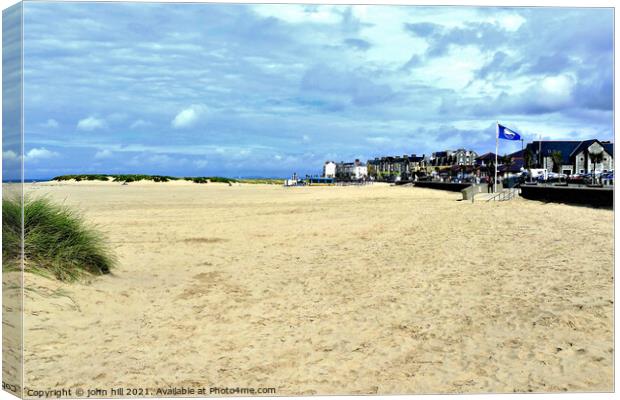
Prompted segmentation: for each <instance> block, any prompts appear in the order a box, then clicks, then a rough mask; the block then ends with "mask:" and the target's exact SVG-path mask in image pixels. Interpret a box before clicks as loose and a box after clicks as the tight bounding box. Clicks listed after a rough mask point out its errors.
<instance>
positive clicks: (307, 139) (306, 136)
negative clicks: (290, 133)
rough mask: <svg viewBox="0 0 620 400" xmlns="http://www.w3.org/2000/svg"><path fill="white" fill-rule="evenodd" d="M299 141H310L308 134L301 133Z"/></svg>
mask: <svg viewBox="0 0 620 400" xmlns="http://www.w3.org/2000/svg"><path fill="white" fill-rule="evenodd" d="M301 141H302V142H304V143H308V142H309V141H310V136H308V135H303V136H302V137H301Z"/></svg>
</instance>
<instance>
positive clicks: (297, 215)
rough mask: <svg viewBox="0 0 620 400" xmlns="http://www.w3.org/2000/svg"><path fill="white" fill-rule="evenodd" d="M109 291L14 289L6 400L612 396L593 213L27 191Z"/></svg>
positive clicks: (603, 231)
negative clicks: (107, 263)
mask: <svg viewBox="0 0 620 400" xmlns="http://www.w3.org/2000/svg"><path fill="white" fill-rule="evenodd" d="M27 192H28V193H29V194H30V195H35V196H40V195H46V196H49V197H51V198H52V199H54V200H57V201H61V202H64V203H65V204H67V205H70V206H72V207H74V208H76V209H79V210H80V211H81V212H82V213H83V214H84V216H85V217H86V219H87V220H88V221H89V222H91V223H93V224H96V225H97V226H98V227H99V228H100V229H101V230H102V231H103V232H104V233H105V234H106V235H107V237H108V238H109V241H110V244H111V246H113V248H114V251H115V253H116V254H117V256H118V260H119V263H118V266H117V267H116V269H115V270H114V272H113V274H111V275H106V276H101V277H96V278H93V279H92V280H91V281H90V282H82V283H77V284H65V283H60V282H57V281H54V280H50V279H45V278H42V277H39V276H35V275H32V274H26V277H25V281H26V286H27V288H28V290H27V292H26V304H25V312H26V314H25V321H24V325H25V326H24V329H25V342H26V345H25V359H26V360H25V371H26V377H25V382H26V387H27V388H31V389H36V390H46V389H55V388H63V387H67V388H68V387H72V388H76V387H82V388H85V389H87V388H114V387H133V388H149V389H151V390H153V389H156V388H169V387H207V388H208V387H215V386H217V387H247V388H267V387H274V388H276V389H277V393H276V394H277V395H291V394H375V393H378V394H399V393H416V394H419V393H487V392H515V391H516V392H530V391H533V392H563V391H612V390H613V319H612V318H613V307H614V305H613V211H611V210H604V209H592V208H587V207H577V206H569V205H562V204H544V203H539V202H535V201H528V200H523V199H517V200H514V201H510V202H501V203H484V202H475V203H473V204H472V203H471V202H465V201H457V199H459V198H460V197H461V196H460V194H459V193H450V192H442V191H437V190H432V189H421V188H412V187H390V186H387V185H373V186H365V187H305V188H284V187H281V186H276V185H274V186H270V185H249V184H245V185H234V186H228V185H226V184H206V185H199V184H193V183H189V182H170V183H140V182H139V183H131V184H129V185H121V184H118V183H111V182H110V183H105V182H104V183H89V182H79V183H71V182H66V183H54V182H49V183H38V184H34V185H33V184H30V185H28V187H27Z"/></svg>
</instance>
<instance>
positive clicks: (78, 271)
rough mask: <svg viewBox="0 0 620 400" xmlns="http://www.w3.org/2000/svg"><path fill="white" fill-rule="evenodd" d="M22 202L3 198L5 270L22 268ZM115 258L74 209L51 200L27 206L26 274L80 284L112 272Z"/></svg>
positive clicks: (31, 202)
mask: <svg viewBox="0 0 620 400" xmlns="http://www.w3.org/2000/svg"><path fill="white" fill-rule="evenodd" d="M20 225H21V202H20V199H19V198H15V199H2V239H3V241H2V261H3V264H4V266H5V267H4V268H5V270H11V269H18V268H19V259H20V241H21V238H20V236H21V234H20ZM114 264H115V258H114V256H113V255H112V253H111V252H110V250H109V248H108V247H107V246H106V243H105V240H104V237H103V235H102V234H101V233H100V232H98V231H97V230H96V229H94V228H93V227H91V226H88V225H87V224H86V222H85V221H84V219H83V218H82V217H81V216H80V215H79V214H77V213H76V212H75V211H74V210H72V209H70V208H68V207H66V206H63V205H59V204H55V203H53V202H52V201H50V200H49V199H47V198H37V199H29V200H26V201H25V203H24V268H25V270H26V271H29V272H32V273H36V274H39V275H44V276H47V277H55V278H57V279H59V280H61V281H69V282H71V281H76V280H78V279H80V278H82V277H85V276H87V275H100V274H105V273H108V272H110V269H111V268H112V267H113V266H114Z"/></svg>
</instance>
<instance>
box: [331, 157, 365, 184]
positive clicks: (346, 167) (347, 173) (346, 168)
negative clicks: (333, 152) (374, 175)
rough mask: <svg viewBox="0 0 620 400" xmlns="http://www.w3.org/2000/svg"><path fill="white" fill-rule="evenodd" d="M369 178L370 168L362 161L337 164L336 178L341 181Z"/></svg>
mask: <svg viewBox="0 0 620 400" xmlns="http://www.w3.org/2000/svg"><path fill="white" fill-rule="evenodd" d="M366 177H368V168H367V167H366V164H364V163H363V162H361V161H360V160H355V161H354V162H349V163H345V162H339V163H338V164H336V178H338V179H341V180H347V181H348V180H361V179H365V178H366Z"/></svg>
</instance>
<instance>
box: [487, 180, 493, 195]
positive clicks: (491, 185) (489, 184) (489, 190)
mask: <svg viewBox="0 0 620 400" xmlns="http://www.w3.org/2000/svg"><path fill="white" fill-rule="evenodd" d="M487 185H488V186H487V193H493V177H490V176H489V177H487Z"/></svg>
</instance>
